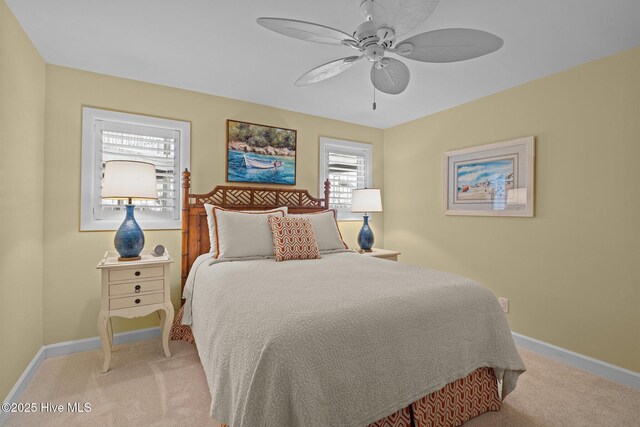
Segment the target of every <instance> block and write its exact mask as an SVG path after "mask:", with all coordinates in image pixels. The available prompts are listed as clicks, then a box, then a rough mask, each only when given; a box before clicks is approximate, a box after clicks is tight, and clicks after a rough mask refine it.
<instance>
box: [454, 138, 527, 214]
mask: <svg viewBox="0 0 640 427" xmlns="http://www.w3.org/2000/svg"><path fill="white" fill-rule="evenodd" d="M534 162H535V138H534V137H533V136H528V137H523V138H516V139H512V140H509V141H502V142H496V143H493V144H486V145H479V146H475V147H469V148H462V149H459V150H450V151H447V152H445V153H444V213H445V215H474V216H513V217H533V214H534V212H533V205H534V181H535V175H534V167H535V164H534Z"/></svg>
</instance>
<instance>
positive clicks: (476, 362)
mask: <svg viewBox="0 0 640 427" xmlns="http://www.w3.org/2000/svg"><path fill="white" fill-rule="evenodd" d="M324 188H325V192H324V198H314V197H312V196H311V195H310V194H309V193H308V191H306V190H299V189H289V188H287V189H283V188H275V187H237V186H217V187H215V188H214V189H213V190H212V191H211V192H209V193H205V194H192V193H191V192H190V173H189V171H185V172H184V174H183V190H184V191H183V192H184V196H183V197H184V199H183V227H182V248H183V251H182V296H183V298H184V299H185V303H184V305H183V307H182V308H181V309H180V311H179V315H178V317H177V318H176V323H175V325H174V332H173V337H174V338H178V339H186V340H191V341H193V340H195V344H196V346H197V348H198V353H199V356H200V359H201V362H202V364H203V368H204V371H205V375H206V376H207V381H208V384H209V388H210V391H211V397H212V405H211V416H212V418H213V419H214V420H216V421H215V422H217V423H218V424H216V425H221V426H225V425H230V426H232V427H236V426H240V427H244V426H256V425H265V426H271V425H278V426H280V425H282V426H285V425H290V426H316V425H317V426H327V425H332V426H333V425H335V426H338V425H344V426H367V425H369V426H376V427H383V426H386V427H405V426H406V427H409V426H455V425H461V424H462V423H464V422H466V421H467V420H469V419H470V418H473V417H475V416H477V415H479V414H481V413H484V412H487V411H491V410H494V411H495V410H499V409H500V403H501V400H502V399H504V397H505V396H506V395H507V394H508V393H509V392H511V391H512V390H513V389H514V388H515V385H516V382H517V377H518V375H519V374H520V373H522V372H524V369H525V367H524V365H523V363H522V361H521V359H520V357H519V355H518V353H517V350H516V348H515V345H514V343H513V340H512V338H511V335H510V332H509V328H508V325H507V323H506V319H505V317H504V314H503V313H502V311H501V309H500V306H499V304H498V302H497V301H496V299H495V296H493V294H492V293H491V292H490V291H488V290H487V289H486V288H484V287H483V286H481V285H479V284H477V283H475V282H473V281H471V280H469V279H465V278H462V277H460V276H456V275H453V274H449V273H443V272H439V271H436V270H430V269H422V268H417V267H411V266H405V265H402V264H399V263H395V262H391V261H387V260H381V259H377V258H372V257H363V256H361V255H359V254H357V253H355V252H353V251H346V250H344V251H337V252H336V253H325V254H323V255H322V257H321V258H320V259H317V260H305V261H287V262H275V261H274V260H273V259H252V260H246V261H238V262H216V260H212V259H211V256H210V255H209V253H208V252H209V249H210V242H209V240H210V239H209V228H208V225H207V214H206V211H205V209H204V205H205V203H210V204H213V205H217V206H220V207H222V208H225V209H230V210H268V209H275V208H278V207H281V206H286V207H287V208H288V211H289V213H290V214H300V213H314V212H319V211H323V210H325V209H326V208H327V202H326V201H328V200H329V196H330V186H329V183H328V182H327V183H325V186H324Z"/></svg>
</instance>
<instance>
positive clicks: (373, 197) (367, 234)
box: [351, 188, 382, 252]
mask: <svg viewBox="0 0 640 427" xmlns="http://www.w3.org/2000/svg"><path fill="white" fill-rule="evenodd" d="M352 194H353V198H352V199H351V212H362V213H364V215H363V218H364V223H363V224H362V228H361V229H360V232H359V233H358V245H360V249H362V250H363V251H365V252H371V247H372V246H373V231H372V230H371V227H369V215H367V214H368V213H370V212H382V199H381V198H380V189H379V188H357V189H355V190H353V193H352Z"/></svg>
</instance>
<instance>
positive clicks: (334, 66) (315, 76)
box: [295, 55, 362, 86]
mask: <svg viewBox="0 0 640 427" xmlns="http://www.w3.org/2000/svg"><path fill="white" fill-rule="evenodd" d="M360 58H362V55H360V56H348V57H346V58H341V59H337V60H335V61H331V62H327V63H326V64H323V65H321V66H319V67H316V68H314V69H313V70H311V71H308V72H306V73H304V74H303V75H301V76H300V77H299V78H298V80H296V83H295V85H296V86H305V85H308V84H311V83H317V82H320V81H322V80H326V79H328V78H330V77H333V76H336V75H338V74H340V73H342V72H343V71H346V70H348V69H349V68H351V66H352V65H353V64H354V63H355V62H356V61H357V60H358V59H360Z"/></svg>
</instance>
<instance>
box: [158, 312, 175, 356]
mask: <svg viewBox="0 0 640 427" xmlns="http://www.w3.org/2000/svg"><path fill="white" fill-rule="evenodd" d="M173 314H174V310H173V305H172V304H169V305H167V306H165V308H164V310H160V323H161V328H162V348H163V349H164V355H165V356H166V357H171V351H170V350H169V334H170V333H171V324H172V323H173Z"/></svg>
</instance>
